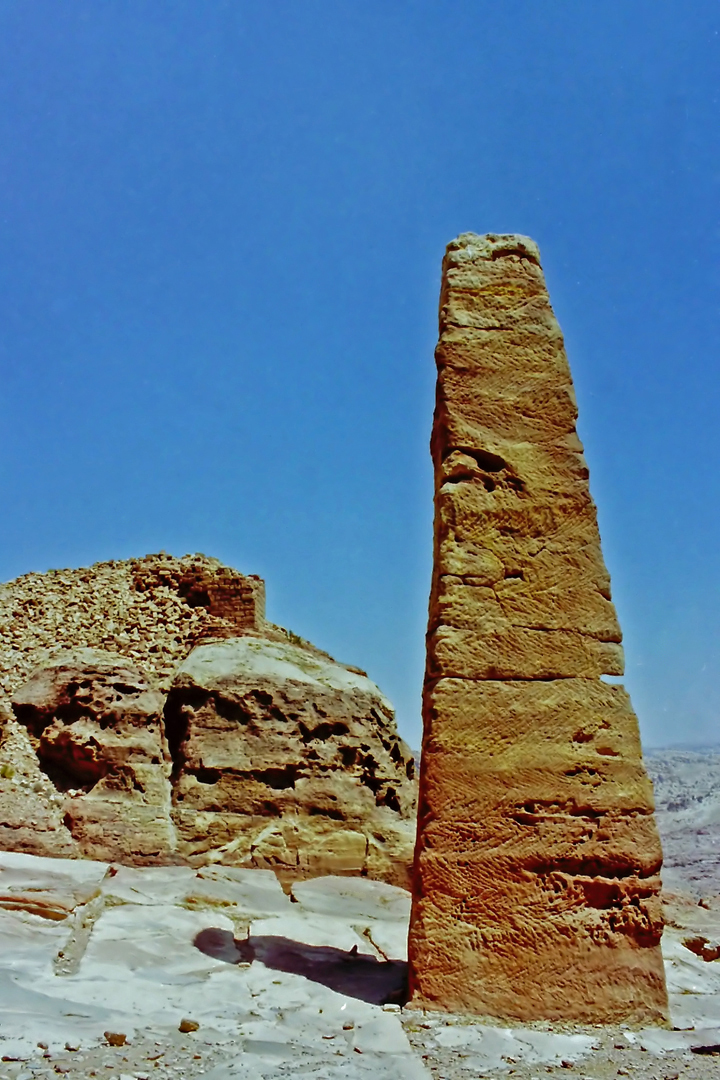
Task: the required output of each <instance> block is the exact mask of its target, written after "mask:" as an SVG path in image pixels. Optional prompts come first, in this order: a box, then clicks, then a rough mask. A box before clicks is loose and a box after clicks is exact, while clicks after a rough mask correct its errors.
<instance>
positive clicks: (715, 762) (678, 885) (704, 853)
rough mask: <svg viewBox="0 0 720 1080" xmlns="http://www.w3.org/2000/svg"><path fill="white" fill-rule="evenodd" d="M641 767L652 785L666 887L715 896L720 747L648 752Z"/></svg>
mask: <svg viewBox="0 0 720 1080" xmlns="http://www.w3.org/2000/svg"><path fill="white" fill-rule="evenodd" d="M645 765H646V768H647V771H648V773H649V774H650V777H651V779H652V781H653V784H654V786H655V802H656V807H657V822H658V827H659V829H660V835H661V837H662V842H663V852H664V856H665V864H664V868H663V881H664V883H665V887H666V889H669V890H670V891H673V890H688V891H690V892H692V893H693V894H694V895H695V896H697V897H700V896H712V895H718V894H720V746H710V747H695V748H694V749H692V750H690V749H687V750H686V749H663V748H661V749H654V750H647V751H646V752H645Z"/></svg>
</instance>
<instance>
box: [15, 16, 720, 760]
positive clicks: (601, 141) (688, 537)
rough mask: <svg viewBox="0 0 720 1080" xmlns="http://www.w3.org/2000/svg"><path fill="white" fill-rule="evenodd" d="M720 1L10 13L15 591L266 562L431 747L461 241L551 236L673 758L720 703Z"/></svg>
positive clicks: (644, 682)
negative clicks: (450, 315)
mask: <svg viewBox="0 0 720 1080" xmlns="http://www.w3.org/2000/svg"><path fill="white" fill-rule="evenodd" d="M719 30H720V8H719V7H718V5H717V3H716V0H712V2H706V0H693V2H692V3H687V2H685V3H679V2H678V3H675V2H663V0H647V2H635V0H602V2H600V0H597V2H596V0H584V2H583V3H577V0H567V2H566V0H550V2H548V3H543V4H540V3H537V0H533V2H526V0H503V2H502V3H497V2H488V0H470V2H466V0H453V3H452V4H448V3H441V2H440V0H434V2H401V0H382V2H378V0H354V2H347V0H337V2H330V0H303V2H302V3H298V2H297V0H295V2H284V0H272V2H267V0H254V2H243V0H231V2H224V0H190V2H183V0H173V2H171V0H103V2H102V3H98V2H97V0H67V2H66V3H62V4H60V3H58V0H0V230H1V239H0V242H1V248H0V250H1V252H2V255H1V258H0V275H1V280H0V375H1V384H0V385H1V393H0V470H1V471H0V491H1V492H2V508H3V522H2V530H1V532H0V579H8V578H12V577H15V576H16V575H19V574H23V573H26V572H27V571H30V570H46V569H48V568H50V567H63V566H79V565H84V564H87V563H91V562H95V561H98V560H104V559H110V558H128V557H130V556H134V555H142V554H145V553H146V552H153V551H159V550H161V549H164V550H167V551H170V552H172V553H174V554H178V555H181V554H184V553H185V552H188V551H203V552H205V553H206V554H209V555H216V556H218V557H219V558H221V559H223V560H224V561H226V562H227V563H230V564H231V565H233V566H236V567H237V568H238V569H240V570H242V571H245V572H248V573H258V574H261V575H262V576H263V577H265V578H266V580H267V591H268V614H269V616H270V617H271V618H272V619H273V620H274V621H276V622H279V623H281V624H282V625H284V626H287V627H290V628H291V629H293V630H294V631H295V632H297V633H299V634H302V635H303V636H305V637H308V638H310V639H311V640H312V641H314V642H315V643H316V644H317V645H319V646H321V647H323V648H325V649H327V650H328V651H329V652H331V653H332V654H333V655H335V656H337V657H338V658H339V659H342V660H344V661H346V662H349V663H352V664H356V665H360V666H362V667H364V668H366V669H367V670H368V672H369V674H370V675H371V677H372V678H374V679H375V680H376V681H377V682H378V683H379V684H380V686H381V687H382V688H383V689H384V691H385V692H386V693H387V694H388V695H389V697H390V698H391V699H392V700H393V701H394V703H395V705H396V707H397V710H398V718H399V722H400V727H401V731H402V732H403V734H404V735H405V737H406V738H407V739H408V740H409V741H410V742H411V744H412V745H414V746H417V745H418V744H419V739H420V719H419V713H420V708H419V706H420V685H421V679H422V668H423V660H424V640H423V638H424V630H425V620H426V615H427V594H428V587H429V577H430V560H431V531H432V506H431V500H432V478H431V470H430V461H429V455H428V449H427V445H428V438H429V434H430V425H431V418H432V406H433V394H434V378H435V370H434V363H433V347H434V343H435V338H436V333H437V324H436V313H437V293H438V284H439V271H440V261H441V258H442V254H443V251H444V248H445V244H446V243H447V242H448V241H449V240H450V239H452V238H453V237H454V236H455V235H457V234H458V233H459V232H463V231H467V230H474V231H476V232H486V231H497V232H521V233H526V234H528V235H530V236H532V237H534V238H535V240H537V242H538V243H539V245H540V249H541V253H542V258H543V265H544V269H545V272H546V276H547V280H548V284H549V287H550V293H551V299H552V301H553V304H554V307H555V310H556V313H557V315H558V318H559V320H560V323H561V326H562V327H563V330H564V332H565V336H566V343H567V347H568V353H569V357H570V362H571V366H572V369H573V374H574V378H575V383H576V389H577V394H578V399H579V405H580V434H581V436H582V438H583V440H584V442H585V446H586V451H587V457H588V461H589V465H590V475H591V486H592V491H593V494H594V496H595V499H596V501H597V503H598V506H599V515H600V525H601V531H602V536H603V544H604V551H605V556H606V560H607V563H608V566H609V569H610V572H611V574H612V578H613V587H614V596H615V600H616V603H617V606H618V610H619V615H620V619H621V621H622V624H623V627H624V631H625V644H626V653H627V665H628V666H627V670H628V674H627V679H626V685H627V686H628V689H629V690H630V692H631V694H632V696H633V700H634V702H635V706H636V709H637V711H638V714H639V716H640V722H641V727H642V731H643V735H644V738H645V740H646V742H647V743H648V744H650V745H657V744H668V743H681V742H686V743H703V742H705V743H707V742H716V741H718V739H719V738H720V736H718V714H719V710H720V558H719V556H718V536H719V535H720V506H719V505H718V491H719V483H718V469H719V465H720V461H719V460H718V459H719V453H718V433H717V417H718V409H719V406H720V375H719V372H718V360H719V355H720V352H719V346H720V315H719V310H718V286H719V285H720V263H719V261H718V256H719V255H720V221H719V209H718V208H719V205H720V203H719V199H718V196H719V194H720V147H719V138H720V107H719V96H720V35H719Z"/></svg>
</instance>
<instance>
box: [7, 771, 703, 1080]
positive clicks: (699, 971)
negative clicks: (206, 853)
mask: <svg viewBox="0 0 720 1080" xmlns="http://www.w3.org/2000/svg"><path fill="white" fill-rule="evenodd" d="M708 757H709V755H706V764H705V767H704V769H703V768H700V767H698V765H697V763H696V768H695V770H694V773H693V777H694V779H693V786H694V787H695V789H696V791H697V790H700V791H712V790H714V788H715V785H716V784H717V783H718V780H720V772H718V771H717V770H716V769H713V768H712V767H708V765H707V758H708ZM680 758H682V755H680ZM663 760H664V770H665V771H664V775H670V776H674V775H675V771H676V770H680V771H682V768H683V764H682V760H680V761H678V760H677V759H676V758H675V757H674V755H673V753H672V752H670V753H666V754H664V757H663ZM669 790H672V791H673V792H674V797H675V798H677V796H678V795H679V796H680V797H681V798H682V789H681V788H680V787H679V786H678V784H677V781H676V780H672V781H671V782H670V784H669ZM667 793H668V788H666V786H665V785H664V783H663V781H662V780H660V781H659V782H658V802H659V804H660V805H661V806H662V804H663V803H664V802H665V801H666V795H667ZM669 813H670V814H672V813H673V811H669ZM664 821H665V819H664V812H663V811H662V810H661V811H660V813H659V824H660V827H661V829H663V827H664ZM670 827H672V821H670ZM691 841H692V838H691V837H690V838H689V842H688V846H687V850H686V859H685V866H686V868H687V869H686V872H687V874H688V878H689V880H690V881H691V882H692V881H696V880H697V871H696V870H695V869H693V862H694V863H695V864H697V865H700V866H702V865H703V859H704V852H703V849H702V847H699V848H695V847H694V846H693V844H692V842H691ZM292 892H293V894H294V897H295V898H296V901H297V902H293V900H292V899H291V898H290V897H289V896H287V895H286V894H285V893H283V891H282V889H281V888H280V886H279V885H278V883H277V881H276V879H275V878H274V876H273V875H272V874H271V873H270V872H268V871H252V870H250V871H247V870H237V869H233V868H227V869H225V868H222V867H215V868H211V867H210V868H205V869H201V870H199V871H198V870H195V869H193V868H190V867H167V868H162V867H158V868H146V869H133V868H127V867H125V868H120V869H119V870H117V872H115V873H113V871H112V869H111V868H108V866H107V864H104V863H93V862H81V861H77V860H75V861H64V860H39V859H33V858H31V857H28V856H23V855H19V856H16V855H12V854H7V853H5V854H3V853H0V1036H2V1038H1V1039H0V1056H4V1057H5V1058H11V1057H15V1058H17V1060H14V1061H13V1060H6V1061H3V1062H2V1063H0V1078H1V1080H6V1078H8V1080H10V1078H12V1080H34V1078H35V1077H38V1078H40V1080H45V1078H51V1077H57V1076H58V1075H67V1076H69V1077H71V1078H77V1080H90V1078H91V1077H102V1076H105V1077H108V1078H112V1077H117V1078H119V1077H127V1078H130V1077H133V1078H138V1080H144V1078H145V1077H148V1078H150V1077H156V1078H158V1080H160V1078H162V1080H165V1078H168V1080H170V1078H173V1080H175V1078H176V1077H183V1078H190V1080H200V1077H203V1078H207V1077H210V1078H211V1080H233V1078H238V1080H281V1078H284V1077H290V1076H293V1077H294V1076H297V1077H303V1078H306V1077H307V1078H312V1080H363V1078H366V1077H368V1078H369V1077H371V1076H372V1077H373V1080H396V1078H398V1080H405V1078H407V1080H429V1077H432V1078H433V1080H443V1078H444V1080H470V1078H474V1077H495V1078H501V1077H509V1076H513V1077H515V1078H517V1080H532V1078H533V1077H535V1078H538V1080H540V1078H542V1077H547V1076H550V1075H557V1076H564V1077H573V1076H575V1077H579V1078H580V1077H586V1078H592V1080H611V1078H613V1077H616V1076H632V1077H637V1078H639V1080H666V1078H667V1080H671V1078H673V1077H678V1078H681V1077H682V1078H688V1080H712V1078H715V1077H717V1075H718V1069H719V1064H718V1063H719V1061H720V1057H718V1056H714V1055H710V1054H698V1053H694V1052H693V1050H692V1048H693V1047H695V1048H698V1047H703V1046H704V1047H709V1046H713V1045H717V1044H720V960H713V961H707V960H703V959H702V958H701V957H700V956H699V955H698V954H697V952H696V951H691V950H690V949H688V948H687V947H686V946H685V945H684V944H683V941H685V940H689V939H693V938H694V939H695V942H697V940H698V939H699V938H704V939H705V940H706V942H707V944H708V945H709V946H710V947H714V946H715V945H720V897H715V898H706V899H704V901H703V903H704V905H706V906H701V905H699V904H698V902H697V898H696V897H692V896H690V895H689V894H685V896H677V895H676V896H675V897H668V901H667V908H666V917H667V920H668V925H667V928H666V931H665V935H664V938H663V952H664V956H665V964H666V971H667V976H668V987H669V990H670V1004H671V1012H672V1017H673V1022H674V1023H675V1025H676V1027H677V1028H679V1029H680V1030H673V1029H672V1028H668V1029H662V1028H645V1029H642V1028H640V1029H638V1028H631V1027H619V1026H609V1027H604V1026H603V1027H582V1026H570V1025H562V1024H557V1023H554V1024H548V1023H546V1024H530V1025H517V1026H509V1025H507V1024H501V1023H498V1022H493V1021H492V1020H488V1021H483V1020H482V1019H477V1018H469V1017H467V1016H457V1015H448V1014H444V1013H443V1014H439V1013H432V1012H428V1013H423V1012H418V1011H415V1010H411V1009H407V1008H406V1009H403V1010H402V1011H397V1005H394V1004H390V1005H389V1006H386V1009H389V1010H390V1011H385V1009H383V1007H382V1005H380V1004H372V1003H371V1002H372V1001H375V1002H379V1001H383V1000H387V999H390V1001H391V1002H392V1001H393V1000H397V998H398V997H400V996H401V991H402V981H403V976H404V970H403V966H402V961H403V960H404V959H405V957H406V936H407V921H408V912H409V902H410V898H409V895H408V894H407V893H406V892H404V891H403V890H401V889H397V888H393V887H392V886H388V885H384V884H382V883H374V882H370V881H367V880H362V879H357V878H355V879H347V878H341V879H337V878H320V879H316V880H314V881H309V882H304V883H298V884H296V885H295V886H294V887H293V890H292ZM63 916H64V917H63ZM202 931H205V938H204V939H201V943H202V944H203V948H204V950H205V951H202V952H201V951H199V950H198V949H197V948H196V947H195V946H194V945H193V941H194V939H195V938H196V937H197V935H198V933H199V932H202ZM208 931H210V933H209V934H208ZM248 939H249V942H250V946H251V951H250V952H249V951H248V950H247V945H246V944H245V943H246V942H247V941H248ZM273 939H274V940H273ZM278 939H280V940H278ZM282 939H284V940H282ZM303 943H304V944H303ZM355 947H357V952H356V953H355V954H354V953H353V949H354V948H355ZM695 948H696V949H697V944H696V945H695ZM386 958H389V959H390V961H395V963H389V964H388V963H386ZM248 960H252V963H250V964H249V965H247V961H248ZM318 980H324V982H321V981H318ZM328 984H329V985H328ZM332 987H335V989H333V988H332ZM356 995H358V996H356ZM362 997H364V998H365V999H370V1000H362ZM183 1018H189V1019H191V1020H193V1021H195V1022H196V1023H198V1025H199V1026H198V1028H197V1030H195V1031H193V1032H189V1033H186V1034H182V1033H181V1032H180V1031H179V1030H178V1026H179V1024H180V1022H181V1020H182V1019H183ZM104 1031H112V1032H119V1033H122V1034H125V1035H127V1036H128V1042H127V1043H126V1045H124V1046H121V1047H111V1046H108V1045H107V1043H106V1041H105V1040H104V1038H103V1034H102V1033H103V1032H104ZM38 1042H42V1043H47V1044H48V1049H47V1050H44V1049H43V1048H40V1047H38V1046H37V1045H36V1044H37V1043H38ZM66 1043H67V1044H68V1045H69V1046H70V1047H73V1048H75V1047H76V1049H66Z"/></svg>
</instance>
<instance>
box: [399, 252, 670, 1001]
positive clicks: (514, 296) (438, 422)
mask: <svg viewBox="0 0 720 1080" xmlns="http://www.w3.org/2000/svg"><path fill="white" fill-rule="evenodd" d="M436 356H437V363H438V387H437V407H436V413H435V423H434V427H433V435H432V441H431V449H432V455H433V462H434V466H435V482H436V483H435V561H434V572H433V581H432V590H431V598H430V616H429V625H428V642H427V668H426V681H425V690H424V704H423V709H424V737H423V756H422V766H421V779H420V804H419V822H418V844H417V849H416V862H415V878H414V891H413V912H412V919H411V931H410V944H409V959H410V978H411V989H412V993H413V1000H414V1001H415V1002H416V1003H417V1004H423V1005H429V1006H433V1007H441V1008H446V1009H451V1010H458V1011H471V1012H476V1013H480V1014H482V1013H487V1014H492V1015H496V1016H505V1017H513V1018H517V1019H543V1018H545V1019H576V1020H585V1021H591V1022H598V1021H610V1020H633V1021H641V1020H648V1019H650V1020H656V1021H657V1020H662V1019H663V1017H664V1016H665V1015H666V1008H667V1000H666V992H665V984H664V976H663V968H662V958H661V955H660V950H659V941H660V935H661V932H662V916H661V912H660V907H659V901H658V894H659V889H660V879H659V876H658V875H659V870H660V866H661V862H662V856H661V851H660V844H659V840H658V835H657V830H656V827H655V822H654V818H653V814H652V811H653V799H652V789H651V786H650V784H649V781H648V780H647V777H646V775H645V772H644V769H643V765H642V756H641V749H640V741H639V735H638V729H637V720H636V718H635V716H634V713H633V712H632V708H631V705H630V702H629V699H628V697H627V695H626V694H625V692H624V691H623V690H622V688H621V687H618V686H608V685H606V684H605V683H603V682H601V681H600V676H601V675H603V674H609V675H620V674H622V671H623V659H622V648H621V645H620V641H621V634H620V629H619V626H618V622H617V618H616V615H615V610H614V607H613V604H612V601H611V598H610V581H609V577H608V574H607V570H606V568H605V565H604V562H603V558H602V553H601V550H600V539H599V533H598V528H597V521H596V514H595V507H594V505H593V502H592V499H591V497H590V493H589V488H588V471H587V467H586V465H585V462H584V459H583V456H582V446H581V444H580V441H579V440H578V437H577V434H576V431H575V421H576V416H577V409H576V405H575V397H574V393H573V388H572V381H571V377H570V370H569V367H568V364H567V359H566V356H565V352H564V348H563V341H562V335H561V333H560V329H559V327H558V325H557V322H556V320H555V317H554V315H553V312H552V309H551V307H550V302H549V299H548V296H547V291H546V288H545V282H544V278H543V273H542V270H541V268H540V262H539V255H538V252H537V248H536V247H535V245H534V244H533V243H532V241H530V240H528V239H527V238H524V237H514V236H487V237H479V236H475V235H473V234H465V235H463V236H461V237H459V238H458V240H456V241H454V242H453V243H452V244H450V245H449V247H448V251H447V255H446V259H445V263H444V267H443V285H442V294H441V302H440V342H439V345H438V349H437V354H436Z"/></svg>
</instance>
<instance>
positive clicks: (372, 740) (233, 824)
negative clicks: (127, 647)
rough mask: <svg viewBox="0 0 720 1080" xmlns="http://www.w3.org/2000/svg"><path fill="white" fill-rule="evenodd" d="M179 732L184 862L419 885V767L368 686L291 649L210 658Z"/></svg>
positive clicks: (183, 695)
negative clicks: (413, 880)
mask: <svg viewBox="0 0 720 1080" xmlns="http://www.w3.org/2000/svg"><path fill="white" fill-rule="evenodd" d="M165 722H166V729H167V735H168V740H169V743H170V749H171V753H172V757H173V761H174V775H173V820H174V822H175V826H176V829H177V840H178V851H179V853H180V855H181V856H182V857H183V859H184V860H186V861H188V862H190V863H192V864H196V863H202V862H204V861H205V860H206V859H207V858H208V857H209V859H210V861H219V860H220V859H223V860H224V861H229V862H232V863H236V864H238V865H252V866H258V867H270V868H272V869H274V870H275V871H276V873H278V874H279V875H280V876H285V877H288V878H289V879H295V878H297V877H298V876H310V877H312V876H315V875H317V874H327V873H333V874H363V875H368V876H370V877H372V878H379V879H382V880H384V881H387V882H390V883H391V884H398V885H403V884H404V885H408V884H409V879H410V873H409V872H410V863H411V859H410V858H409V857H408V856H409V854H410V852H411V849H412V842H413V839H414V834H415V811H416V785H415V782H414V761H413V757H412V753H411V752H410V750H409V749H408V747H407V746H406V745H405V744H404V743H403V742H402V740H401V739H400V738H399V737H398V734H397V730H396V727H395V719H394V713H393V709H392V706H391V705H390V703H389V702H388V701H387V699H386V698H384V697H383V695H382V694H381V693H380V692H379V691H378V688H377V687H376V686H375V685H374V683H372V682H371V681H370V680H369V679H368V678H367V676H366V675H364V674H363V673H360V672H357V671H353V670H350V669H348V668H345V667H342V666H341V665H340V664H337V663H335V662H334V661H332V660H330V659H329V658H324V657H322V656H314V655H312V654H310V653H308V652H307V651H305V650H303V649H301V648H299V647H298V646H295V645H291V644H288V643H286V644H282V643H279V642H264V641H258V640H257V639H253V638H235V639H231V640H229V641H223V642H219V643H217V644H207V645H202V646H200V647H198V648H197V649H195V650H194V651H193V652H192V653H191V654H190V656H189V657H188V659H187V660H186V661H185V663H184V664H183V665H182V666H181V668H180V670H179V672H178V675H177V678H176V679H175V682H174V684H173V687H172V689H171V690H170V693H169V695H168V699H167V704H166V706H165Z"/></svg>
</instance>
